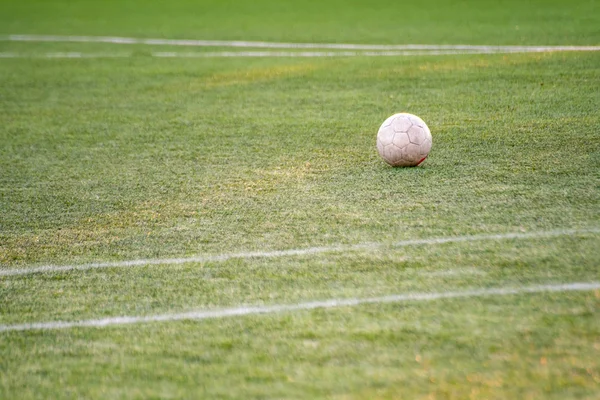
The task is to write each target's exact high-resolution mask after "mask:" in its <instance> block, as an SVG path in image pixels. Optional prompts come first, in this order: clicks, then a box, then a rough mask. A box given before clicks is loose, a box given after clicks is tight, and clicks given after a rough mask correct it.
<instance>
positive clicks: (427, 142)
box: [377, 113, 431, 167]
mask: <svg viewBox="0 0 600 400" xmlns="http://www.w3.org/2000/svg"><path fill="white" fill-rule="evenodd" d="M430 150H431V132H430V131H429V128H428V127H427V125H426V124H425V122H423V120H422V119H421V118H419V117H417V116H416V115H412V114H407V113H399V114H394V115H392V116H391V117H389V118H388V119H386V120H385V121H384V122H383V124H381V127H380V128H379V132H377V151H378V152H379V155H380V156H381V157H382V158H383V159H384V160H385V162H387V163H388V164H390V165H391V166H393V167H415V166H417V165H419V164H421V163H422V162H423V161H425V159H426V158H427V155H428V154H429V151H430Z"/></svg>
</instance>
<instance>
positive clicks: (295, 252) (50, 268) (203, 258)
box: [0, 228, 600, 277]
mask: <svg viewBox="0 0 600 400" xmlns="http://www.w3.org/2000/svg"><path fill="white" fill-rule="evenodd" d="M590 233H591V234H596V233H600V228H587V229H562V230H554V231H541V232H528V233H520V232H515V233H500V234H492V235H470V236H450V237H439V238H429V239H414V240H403V241H400V242H395V243H387V244H386V243H359V244H351V245H338V246H324V247H308V248H303V249H289V250H275V251H254V252H241V253H228V254H219V255H199V256H193V257H185V258H150V259H139V260H125V261H112V262H97V263H91V264H82V265H43V266H38V267H29V268H19V269H0V277H3V276H16V275H30V274H36V273H55V272H68V271H74V270H77V271H85V270H90V269H97V268H126V267H136V266H142V265H178V264H187V263H207V262H222V261H227V260H231V259H250V258H276V257H290V256H305V255H312V254H321V253H332V252H344V251H356V250H367V251H372V250H377V249H380V248H382V247H385V246H392V247H408V246H420V245H428V244H430V245H434V244H443V243H459V242H477V241H483V240H510V239H521V240H523V239H536V238H547V237H556V236H570V235H585V234H590Z"/></svg>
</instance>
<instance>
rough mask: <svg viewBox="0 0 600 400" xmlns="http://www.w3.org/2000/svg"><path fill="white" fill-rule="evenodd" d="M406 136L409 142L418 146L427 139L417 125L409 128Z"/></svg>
mask: <svg viewBox="0 0 600 400" xmlns="http://www.w3.org/2000/svg"><path fill="white" fill-rule="evenodd" d="M407 134H408V138H409V140H410V142H411V143H414V144H418V145H420V144H421V143H423V142H424V141H425V139H426V138H427V136H426V135H425V132H424V131H423V128H421V127H420V126H418V125H413V126H411V127H410V129H409V130H408V132H407Z"/></svg>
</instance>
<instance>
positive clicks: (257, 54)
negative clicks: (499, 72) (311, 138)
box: [0, 48, 600, 59]
mask: <svg viewBox="0 0 600 400" xmlns="http://www.w3.org/2000/svg"><path fill="white" fill-rule="evenodd" d="M598 50H600V48H599V49H598ZM551 51H563V50H555V49H554V50H548V49H547V48H530V49H525V48H515V49H500V48H498V49H496V48H494V49H465V50H405V51H216V52H152V53H150V54H149V56H150V57H155V58H244V57H245V58H268V57H278V58H331V57H409V56H439V55H463V54H516V53H539V52H551ZM588 51H589V50H588ZM134 56H135V54H134V53H81V52H57V53H14V52H6V53H0V58H46V59H53V58H56V59H62V58H127V57H134Z"/></svg>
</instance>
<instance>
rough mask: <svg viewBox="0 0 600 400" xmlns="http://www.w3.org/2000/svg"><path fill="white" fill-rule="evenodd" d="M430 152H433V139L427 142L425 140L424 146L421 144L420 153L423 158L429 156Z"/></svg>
mask: <svg viewBox="0 0 600 400" xmlns="http://www.w3.org/2000/svg"><path fill="white" fill-rule="evenodd" d="M430 151H431V139H429V138H427V140H425V141H424V142H423V144H421V148H420V152H421V154H422V155H423V156H427V155H428V154H429V152H430Z"/></svg>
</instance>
